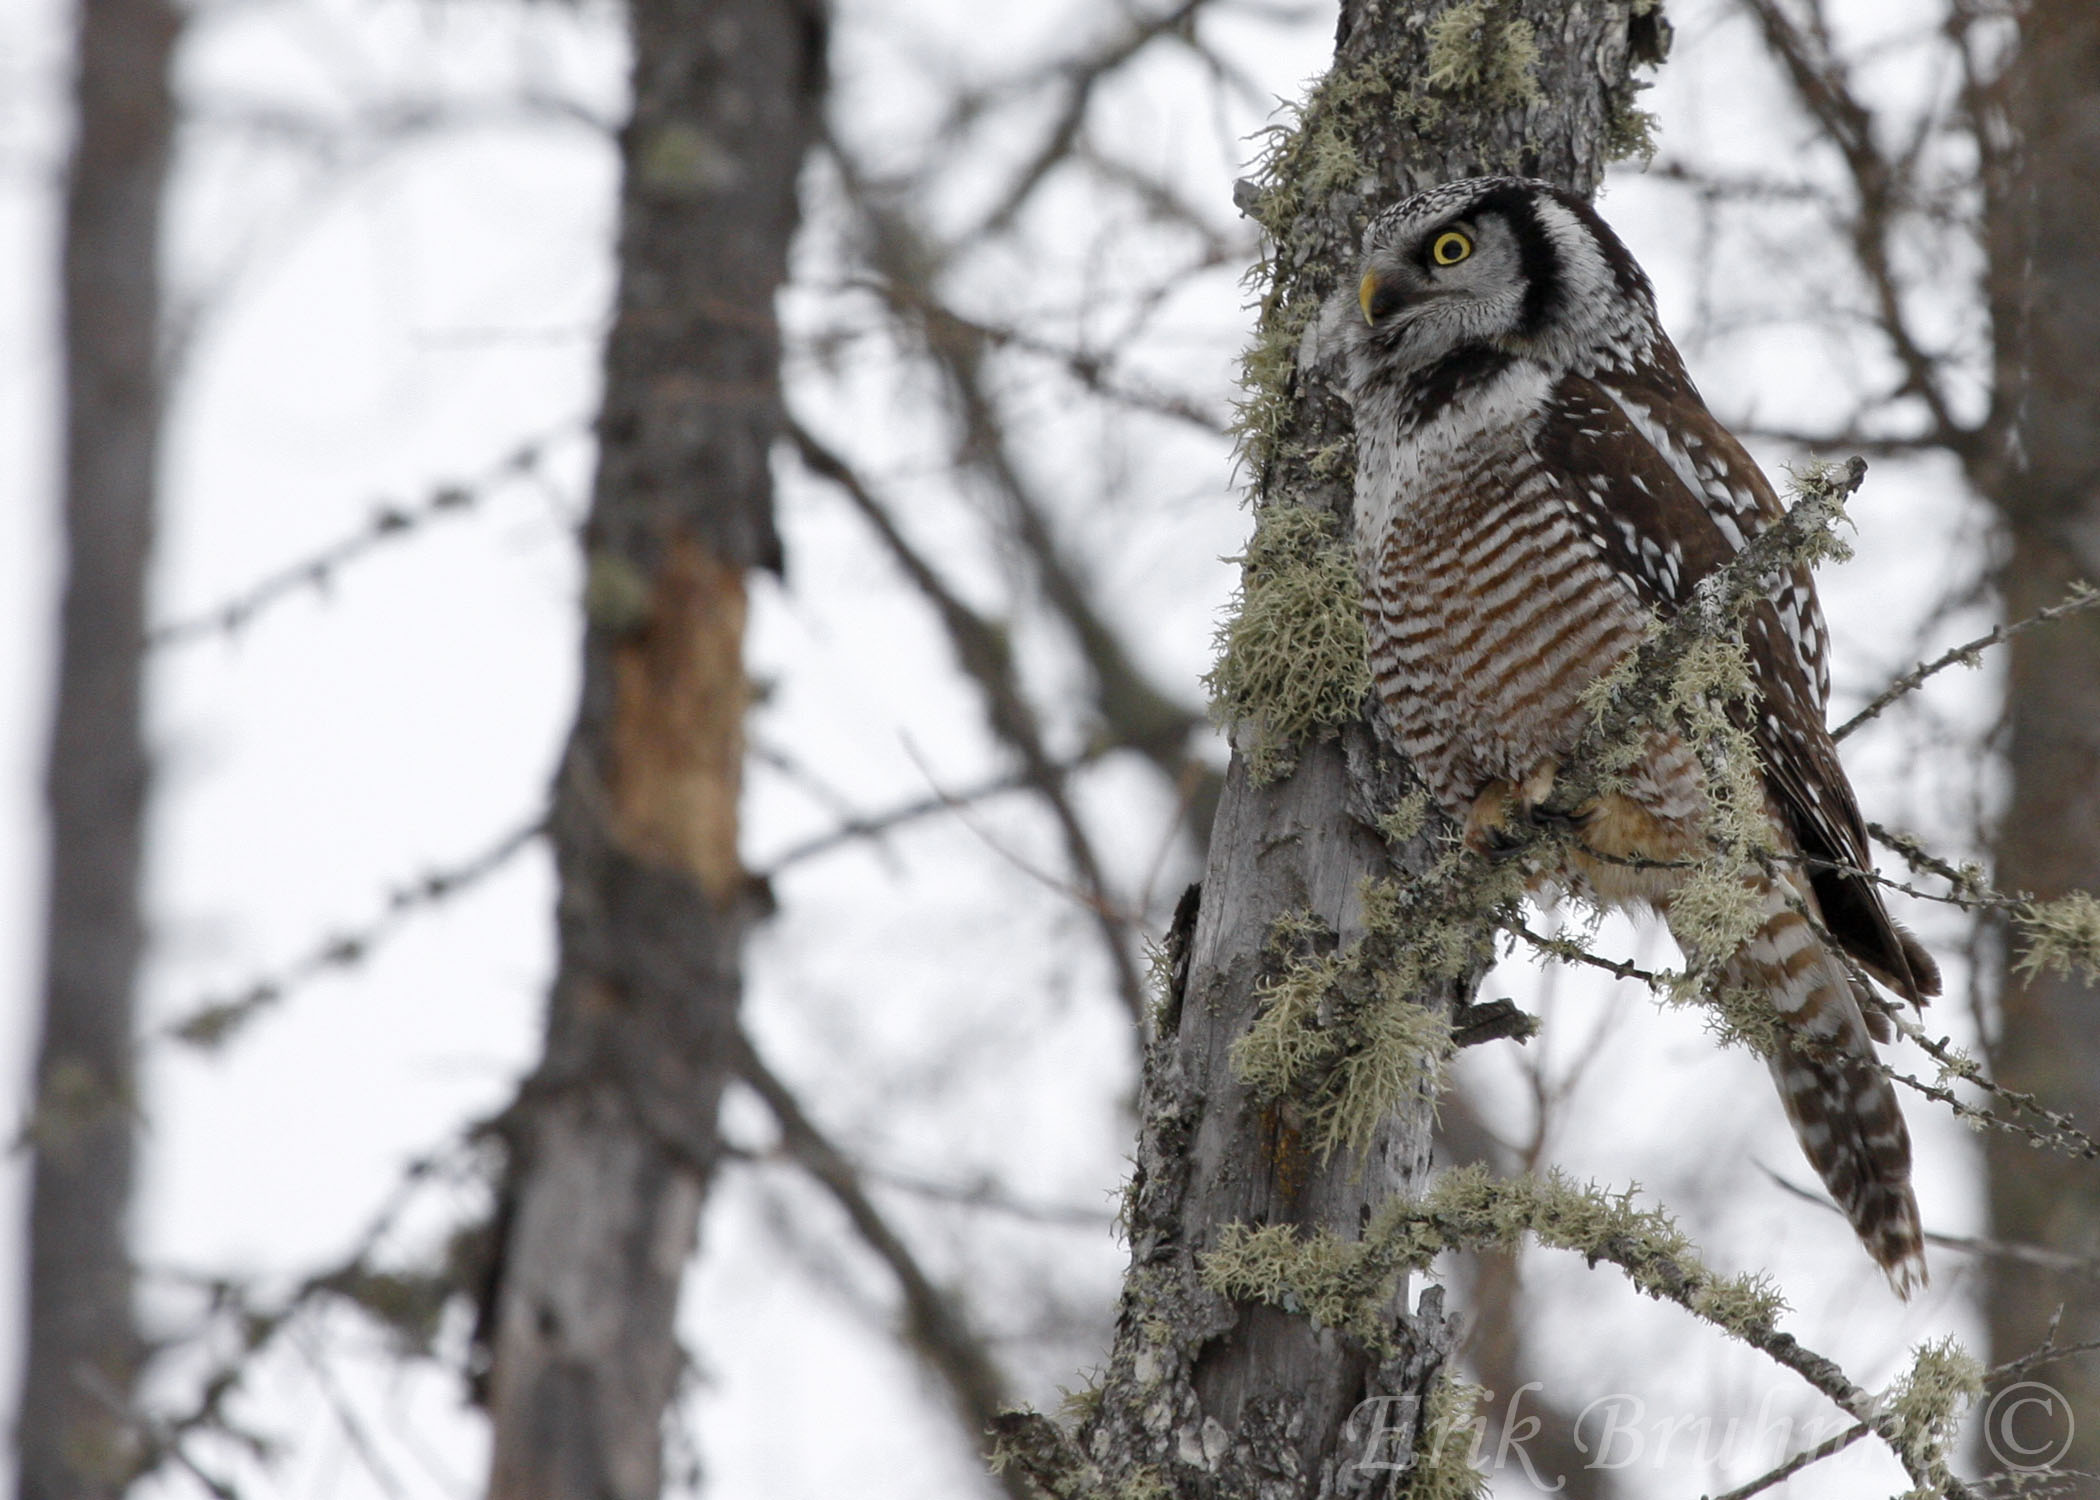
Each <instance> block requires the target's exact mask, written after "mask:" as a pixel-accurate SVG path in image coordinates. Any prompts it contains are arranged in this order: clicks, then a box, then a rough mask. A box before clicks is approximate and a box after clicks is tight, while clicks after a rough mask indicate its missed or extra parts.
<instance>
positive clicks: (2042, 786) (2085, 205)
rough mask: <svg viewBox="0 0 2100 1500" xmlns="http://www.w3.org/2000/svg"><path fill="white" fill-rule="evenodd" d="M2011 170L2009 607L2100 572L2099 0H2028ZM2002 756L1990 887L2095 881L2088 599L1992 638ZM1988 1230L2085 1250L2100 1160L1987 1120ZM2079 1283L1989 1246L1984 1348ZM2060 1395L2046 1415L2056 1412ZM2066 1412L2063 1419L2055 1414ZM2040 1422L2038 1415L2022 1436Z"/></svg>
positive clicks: (1999, 474)
mask: <svg viewBox="0 0 2100 1500" xmlns="http://www.w3.org/2000/svg"><path fill="white" fill-rule="evenodd" d="M2003 97H2004V102H2005V107H2006V108H2007V110H2008V112H2009V116H2010V123H2011V124H2012V126H2013V128H2014V131H2015V132H2016V135H2017V138H2018V140H2019V143H2020V144H2019V153H2018V164H2019V165H2018V170H2017V173H2016V175H2014V176H2013V177H2011V178H2010V179H2009V180H2008V181H2005V182H2002V183H1998V184H1996V185H1995V190H1994V191H1993V192H1991V193H1990V195H1989V196H1988V198H1987V203H1988V205H1989V211H1990V214H1991V222H1990V224H1989V237H1988V244H1989V248H1990V254H1991V291H1992V301H1993V309H1994V313H1995V316H1996V321H1997V334H1998V353H1999V359H1998V374H1999V381H1998V384H1999V395H1998V405H1999V409H2000V411H2001V412H2002V413H2003V414H2004V417H2003V421H2002V422H2001V423H2000V424H1999V427H2000V431H2001V432H2004V433H2005V434H2006V441H2005V442H2004V443H2003V444H2002V445H2001V453H2000V454H1995V455H1993V457H1994V458H1997V459H1998V462H1997V463H1996V465H1995V466H1993V467H1992V468H1991V470H1990V471H1989V472H1988V473H1987V474H1986V475H1985V476H1984V478H1983V481H1982V487H1983V488H1984V490H1985V492H1986V494H1987V495H1988V497H1989V499H1990V500H1991V502H1992V503H1993V504H1994V505H1995V506H1996V507H1997V509H1998V512H1999V514H2000V516H2001V517H2002V518H2003V520H2004V523H2005V528H2006V533H2007V537H2008V540H2009V547H2008V552H2007V558H2006V565H2005V569H2004V572H2003V573H2002V574H2001V575H2000V578H1999V589H2000V592H2001V593H2002V595H2003V598H2004V604H2005V611H2006V615H2007V617H2008V618H2011V619H2018V618H2020V617H2022V616H2024V615H2026V614H2028V613H2030V612H2032V611H2033V610H2035V609H2037V608H2039V607H2040V606H2042V605H2045V604H2050V603H2054V602H2055V601H2056V600H2058V599H2060V598H2062V597H2063V595H2064V593H2065V591H2066V589H2067V588H2068V587H2069V586H2070V584H2071V583H2072V582H2073V581H2074V580H2078V579H2086V580H2100V371H2096V370H2095V369H2094V366H2093V350H2095V349H2096V348H2100V234H2096V233H2095V228H2094V226H2095V225H2100V10H2096V9H2095V8H2094V7H2093V5H2092V4H2091V0H2034V3H2033V4H2032V5H2031V6H2029V7H2028V8H2027V9H2026V10H2025V12H2024V14H2023V17H2022V20H2021V35H2020V47H2019V53H2018V56H2017V58H2016V60H2015V61H2014V63H2013V66H2012V70H2011V72H2010V74H2009V76H2008V78H2007V80H2006V83H2005V85H2004V96H2003ZM2008 651H2009V655H2010V668H2009V670H2010V680H2009V682H2008V683H2007V697H2006V709H2005V712H2006V721H2007V728H2008V730H2009V734H2008V737H2007V741H2006V770H2007V773H2008V781H2009V788H2008V789H2009V792H2010V796H2009V798H2008V800H2007V806H2006V810H2005V817H2004V822H2003V823H2002V825H2001V827H2000V831H1999V835H1998V847H1997V851H1996V853H1997V865H1998V868H1997V881H1998V884H1999V886H2000V888H2001V889H2005V890H2017V891H2026V892H2031V893H2033V894H2034V895H2036V896H2039V897H2042V898H2050V897H2056V896H2062V895H2064V894H2065V893H2067V892H2070V891H2074V890H2088V891H2091V890H2100V618H2096V617H2095V616H2093V615H2090V614H2085V615H2078V616H2074V617H2073V618H2071V619H2068V620H2065V621H2062V622H2061V623H2058V624H2055V625H2051V626H2049V627H2048V628H2046V629H2043V630H2034V631H2029V632H2027V633H2026V634H2023V635H2021V636H2018V637H2016V638H2015V639H2014V641H2013V642H2012V644H2011V645H2010V647H2008ZM2018 957H2019V953H2018V951H2017V945H2014V947H2013V951H2011V952H2008V953H2007V955H2006V965H2005V967H2004V968H2003V969H2002V970H2001V972H2000V974H1999V1026H1998V1036H1997V1038H1996V1040H1995V1042H1994V1043H1993V1046H1992V1049H1991V1053H1992V1056H1991V1065H1992V1071H1993V1072H1994V1073H1995V1075H1996V1076H1997V1078H1998V1080H1999V1081H2000V1082H2001V1083H2004V1084H2006V1085H2008V1086H2009V1087H2012V1088H2016V1089H2022V1090H2027V1091H2031V1092H2032V1093H2034V1094H2036V1095H2038V1096H2039V1097H2040V1098H2041V1099H2042V1100H2043V1101H2045V1102H2046V1103H2047V1104H2049V1105H2050V1106H2051V1107H2052V1108H2056V1109H2061V1110H2067V1111H2069V1112H2070V1113H2071V1114H2072V1115H2073V1116H2074V1117H2076V1118H2077V1120H2078V1121H2079V1122H2080V1123H2081V1124H2082V1125H2084V1126H2085V1128H2086V1129H2088V1130H2090V1129H2091V1128H2092V1126H2093V1122H2094V1121H2096V1120H2100V994H2096V992H2095V991H2094V989H2093V988H2092V987H2091V986H2089V985H2087V984H2084V983H2082V982H2081V981H2080V980H2079V979H2078V978H2077V977H2076V976H2074V975H2064V974H2047V975H2040V976H2035V977H2032V978H2023V977H2022V976H2021V975H2020V974H2019V973H2018V972H2017V971H2016V970H2015V969H2014V968H2013V964H2014V963H2016V962H2017V960H2018ZM1988 1156H1989V1168H1990V1202H1991V1220H1992V1232H1993V1234H1995V1235H1996V1236H1997V1237H1998V1238H2000V1239H2005V1240H2016V1241H2024V1242H2026V1243H2029V1244H2035V1245H2044V1246H2048V1247H2051V1248H2054V1249H2057V1250H2060V1251H2064V1252H2067V1253H2069V1254H2072V1255H2077V1256H2091V1255H2093V1254H2094V1253H2095V1252H2096V1250H2100V1178H2096V1177H2095V1174H2094V1170H2093V1163H2091V1162H2077V1161H2066V1160H2064V1159H2062V1158H2060V1157H2056V1156H2052V1155H2049V1154H2047V1153H2042V1152H2037V1151H2034V1150H2033V1149H2031V1148H2030V1147H2029V1146H2028V1145H2027V1143H2026V1142H2025V1141H2023V1140H2021V1139H2020V1138H2018V1137H2015V1136H2010V1135H2003V1134H1993V1135H1992V1136H1990V1137H1989V1144H1988ZM2091 1290H2092V1288H2091V1283H2090V1281H2088V1280H2085V1279H2084V1278H2082V1277H2080V1278H2077V1279H2071V1278H2066V1277H2064V1276H2062V1275H2057V1274H2052V1273H2050V1272H2048V1271H2046V1270H2041V1269H2038V1268H2036V1267H2033V1266H2029V1265H2024V1264H2022V1263H2020V1262H2016V1261H2012V1260H2006V1259H1999V1260H1994V1261H1992V1262H1991V1263H1990V1288H1989V1297H1988V1311H1989V1315H1990V1321H1991V1342H1992V1348H1993V1350H1994V1352H1995V1354H1996V1356H1997V1357H1998V1358H1999V1359H2001V1360H2002V1359H2010V1358H2013V1357H2015V1356H2017V1355H2020V1354H2024V1353H2026V1352H2028V1351H2030V1350H2031V1349H2033V1348H2034V1347H2035V1346H2036V1345H2038V1344H2039V1343H2040V1342H2041V1339H2042V1336H2043V1334H2044V1332H2045V1331H2046V1330H2047V1328H2048V1326H2049V1320H2050V1318H2051V1317H2052V1316H2053V1315H2054V1313H2055V1312H2056V1310H2057V1308H2058V1307H2059V1306H2063V1305H2065V1304H2068V1307H2067V1308H2066V1313H2065V1319H2064V1327H2063V1330H2062V1333H2061V1335H2060V1338H2061V1339H2062V1340H2064V1341H2070V1340H2074V1339H2090V1338H2094V1337H2100V1303H2096V1302H2095V1300H2094V1298H2093V1297H2092V1295H2091ZM2040 1378H2043V1379H2046V1380H2048V1381H2049V1382H2050V1383H2051V1384H2053V1385H2055V1386H2058V1387H2059V1388H2060V1389H2061V1390H2062V1392H2063V1393H2064V1395H2065V1396H2067V1397H2068V1399H2069V1408H2070V1412H2073V1413H2075V1414H2076V1417H2077V1423H2078V1434H2077V1438H2076V1441H2075V1444H2074V1446H2073V1447H2072V1449H2071V1450H2070V1451H2069V1453H2068V1454H2066V1455H2065V1456H2064V1457H2063V1459H2062V1464H2063V1466H2064V1467H2066V1468H2069V1469H2075V1470H2079V1471H2083V1473H2084V1474H2085V1475H2087V1476H2088V1477H2086V1478H2084V1479H2082V1480H2080V1481H2078V1484H2079V1485H2080V1486H2082V1487H2080V1488H2076V1489H2075V1490H2073V1491H2070V1492H2068V1493H2076V1494H2078V1495H2084V1496H2095V1495H2100V1481H2096V1480H2094V1479H2093V1478H2091V1477H2090V1476H2091V1475H2092V1474H2093V1473H2094V1472H2096V1471H2100V1421H2095V1420H2093V1419H2092V1418H2093V1416H2094V1414H2095V1413H2100V1374H2096V1371H2095V1367H2094V1365H2093V1364H2092V1362H2091V1361H2089V1360H2087V1361H2075V1362H2072V1363H2070V1364H2066V1365H2062V1366H2056V1367H2053V1368H2052V1369H2050V1370H2048V1371H2045V1372H2042V1373H2041V1376H2040ZM2065 1415H2067V1413H2064V1412H2061V1411H2059V1412H2055V1413H2053V1414H2052V1416H2053V1417H2054V1419H2056V1420H2057V1421H2059V1422H2060V1421H2061V1419H2062V1418H2063V1417H2064V1416H2065ZM2059 1430H2064V1429H2059ZM2028 1438H2034V1439H2035V1440H2036V1441H2040V1440H2041V1435H2040V1434H2039V1432H2036V1433H2025V1434H2022V1435H2020V1441H2022V1442H2023V1443H2024V1442H2025V1441H2026V1440H2027V1439H2028Z"/></svg>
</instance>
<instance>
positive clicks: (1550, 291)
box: [1337, 177, 1661, 393]
mask: <svg viewBox="0 0 2100 1500" xmlns="http://www.w3.org/2000/svg"><path fill="white" fill-rule="evenodd" d="M1363 243H1364V259H1363V273H1362V276H1361V278H1360V280H1359V281H1358V284H1357V287H1356V311H1357V312H1358V313H1359V314H1360V316H1359V317H1352V318H1350V319H1349V320H1348V322H1349V325H1350V332H1349V334H1348V336H1347V347H1348V355H1349V373H1350V382H1349V383H1350V385H1351V386H1352V388H1354V390H1356V391H1357V392H1358V393H1361V392H1362V391H1363V390H1364V389H1365V388H1366V387H1367V386H1370V385H1374V384H1388V383H1390V382H1393V381H1395V380H1405V379H1406V378H1407V377H1409V376H1412V375H1415V374H1418V373H1420V372H1423V371H1427V370H1429V369H1432V368H1433V367H1435V366H1437V365H1439V364H1440V363H1442V362H1444V361H1445V360H1447V359H1450V358H1451V357H1453V356H1455V355H1456V356H1465V355H1480V354H1493V355H1500V356H1506V357H1509V358H1513V359H1520V360H1525V361H1529V362H1533V363H1536V364H1540V365H1544V366H1546V367H1548V368H1549V369H1551V370H1553V371H1555V372H1559V371H1562V370H1566V369H1570V368H1581V367H1583V366H1585V365H1592V364H1600V363H1601V364H1615V363H1624V362H1625V361H1627V360H1628V359H1629V358H1631V357H1634V356H1635V355H1636V354H1637V353H1638V352H1639V351H1640V350H1642V349H1644V348H1645V347H1646V346H1647V345H1648V344H1649V343H1650V342H1651V341H1652V340H1653V339H1656V338H1659V337H1661V333H1660V330H1659V328H1658V327H1657V325H1656V322H1655V301H1654V295H1653V293H1652V292H1651V291H1650V289H1649V286H1648V279H1647V277H1645V276H1644V275H1642V274H1641V270H1640V267H1639V266H1638V265H1636V264H1635V262H1634V260H1633V257H1632V256H1631V255H1630V254H1629V253H1628V252H1627V250H1626V247H1625V246H1624V245H1623V244H1621V243H1620V242H1619V239H1618V237H1617V236H1616V235H1614V234H1613V233H1612V232H1611V230H1610V229H1609V228H1608V227H1607V226H1606V225H1605V224H1604V222H1603V220H1601V219H1599V218H1598V217H1597V214H1596V212H1595V210H1593V209H1592V208H1590V206H1589V205H1588V204H1587V203H1585V202H1583V201H1582V200H1581V199H1580V198H1577V197H1575V196H1574V195H1573V194H1570V193H1566V192H1563V191H1562V190H1560V189H1558V188H1555V187H1553V186H1552V185H1550V184H1548V183H1543V182H1534V181H1531V180H1528V179H1525V178H1518V177H1474V178H1467V179H1465V180H1463V181H1460V182H1451V183H1445V184H1444V185H1443V186H1441V187H1437V188H1432V189H1430V190H1429V191H1428V192H1426V193H1419V194H1417V195H1416V196H1414V197H1412V198H1409V199H1407V200H1406V201H1404V202H1402V203H1399V204H1396V205H1395V206H1393V207H1392V208H1389V209H1387V210H1386V211H1385V212H1384V213H1382V214H1380V215H1379V216H1378V217H1377V218H1376V219H1374V220H1373V221H1372V223H1371V225H1370V227H1369V228H1368V229H1367V230H1365V231H1364V242H1363ZM1339 301H1340V296H1339V294H1338V295H1337V302H1339Z"/></svg>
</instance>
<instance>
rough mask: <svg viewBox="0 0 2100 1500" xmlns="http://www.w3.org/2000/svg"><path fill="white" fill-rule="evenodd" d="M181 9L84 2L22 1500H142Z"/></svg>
mask: <svg viewBox="0 0 2100 1500" xmlns="http://www.w3.org/2000/svg"><path fill="white" fill-rule="evenodd" d="M177 30H178V21H177V17H176V14H175V11H174V9H173V8H172V7H171V6H170V5H169V4H167V3H166V0H82V3H81V5H80V8H79V19H78V32H77V53H76V60H75V69H76V97H77V101H78V122H77V123H78V130H79V135H78V138H77V140H76V142H75V145H74V148H73V159H72V166H71V171H70V174H69V177H68V180H67V192H66V220H65V249H64V273H63V274H64V314H63V316H64V359H65V397H66V407H65V545H66V578H65V599H64V604H63V606H62V612H61V615H60V623H59V666H58V693H57V712H56V714H55V717H54V721H53V724H52V731H51V749H50V761H49V765H48V768H47V771H46V780H45V797H46V805H47V807H48V809H49V815H50V825H49V827H50V844H49V848H50V865H49V881H50V885H49V893H48V897H47V903H48V904H47V912H46V919H45V930H44V931H45V937H44V1012H43V1038H42V1043H41V1047H40V1050H39V1053H38V1057H37V1071H36V1087H37V1094H36V1109H35V1114H34V1117H33V1119H32V1121H31V1124H30V1130H29V1140H30V1143H31V1146H32V1149H33V1150H34V1153H35V1168H34V1174H35V1185H34V1187H33V1189H32V1192H31V1200H30V1210H29V1337H28V1351H27V1358H26V1362H25V1366H24V1371H23V1382H22V1403H21V1412H20V1416H19V1419H18V1423H17V1427H16V1437H17V1443H18V1451H19V1458H20V1464H21V1470H20V1490H19V1493H20V1494H21V1495H22V1496H23V1497H24V1500H92V1497H96V1496H115V1495H119V1494H122V1493H123V1491H124V1489H125V1488H126V1486H127V1485H128V1483H129V1481H130V1479H131V1476H132V1474H133V1473H134V1472H135V1470H136V1467H137V1464H138V1462H139V1459H140V1457H141V1454H142V1452H143V1449H144V1443H143V1442H142V1441H141V1439H142V1434H141V1432H140V1430H139V1428H138V1427H137V1425H136V1423H135V1422H134V1420H133V1418H132V1413H131V1401H132V1388H133V1385H134V1383H135V1381H136V1378H137V1374H138V1367H139V1362H140V1357H141V1354H142V1349H141V1345H140V1339H139V1334H138V1329H137V1326H136V1323H135V1321H134V1317H133V1311H132V1303H131V1296H132V1266H131V1256H130V1249H129V1245H128V1243H127V1240H128V1234H127V1222H126V1221H127V1217H128V1213H129V1209H130V1204H131V1181H132V1155H133V1130H134V1126H135V1121H136V1116H137V1111H138V1100H137V1082H136V1070H135V1067H134V1059H133V1052H132V1047H133V1013H134V1004H133V989H134V984H135V981H136V977H137V971H138V964H139V955H140V951H141V949H142V947H143V945H144V923H143V920H142V918H141V915H140V911H139V866H140V852H141V847H142V837H143V822H144V816H145V802H146V782H147V774H148V764H147V754H146V744H145V732H144V725H143V723H142V722H141V717H140V708H141V678H142V671H143V661H142V658H141V643H142V642H143V641H144V640H145V638H146V631H145V623H146V622H145V609H146V567H147V559H148V557H149V555H150V552H151V548H152V536H153V500H154V485H155V480H156V478H157V474H156V470H157V467H158V463H157V457H158V451H159V439H160V415H161V399H160V380H159V368H158V359H157V352H156V342H157V339H158V337H159V332H160V288H159V276H160V266H159V253H160V214H161V196H162V189H163V186H164V184H165V181H166V177H167V163H168V142H169V136H170V133H171V129H172V124H173V115H174V110H173V105H172V102H171V99H170V96H169V79H168V62H169V57H170V55H171V54H172V52H173V50H174V45H175V38H176V33H177Z"/></svg>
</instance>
